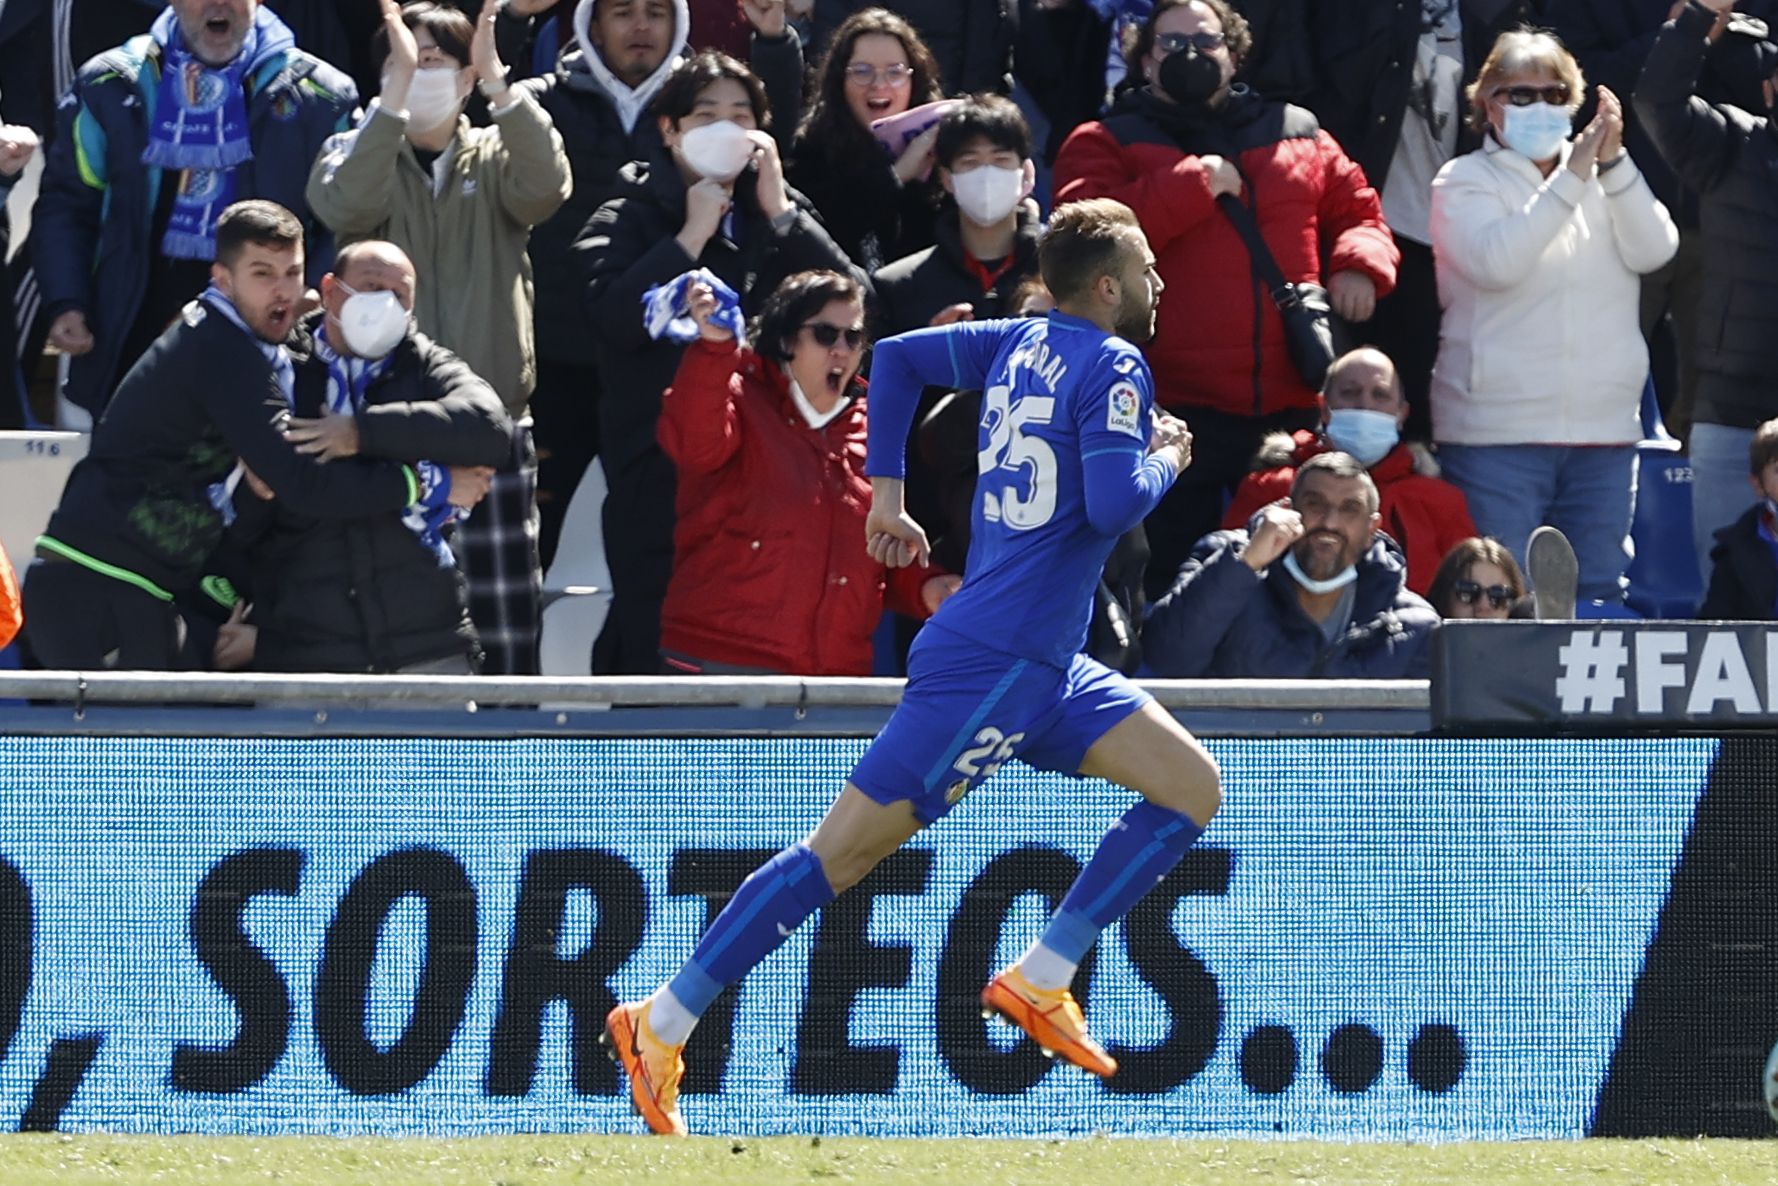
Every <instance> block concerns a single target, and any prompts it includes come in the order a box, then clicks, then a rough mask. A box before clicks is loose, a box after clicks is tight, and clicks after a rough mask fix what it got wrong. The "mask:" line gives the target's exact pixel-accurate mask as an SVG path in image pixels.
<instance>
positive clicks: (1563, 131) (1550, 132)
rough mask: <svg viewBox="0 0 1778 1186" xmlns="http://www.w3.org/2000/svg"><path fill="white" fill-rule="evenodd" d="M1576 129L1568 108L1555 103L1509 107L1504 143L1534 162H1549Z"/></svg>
mask: <svg viewBox="0 0 1778 1186" xmlns="http://www.w3.org/2000/svg"><path fill="white" fill-rule="evenodd" d="M1573 130H1574V118H1573V117H1572V116H1570V115H1569V114H1568V108H1566V107H1557V106H1555V105H1554V104H1552V103H1532V104H1531V105H1530V106H1528V107H1510V106H1509V107H1508V108H1507V109H1506V121H1505V124H1504V126H1503V127H1502V128H1501V130H1500V140H1501V143H1503V144H1505V145H1506V146H1507V147H1508V148H1510V149H1512V150H1513V151H1514V152H1517V153H1523V154H1524V155H1525V156H1527V157H1529V158H1531V159H1532V160H1534V161H1547V160H1550V159H1552V158H1553V157H1555V155H1556V154H1557V153H1559V152H1561V151H1562V142H1563V141H1564V140H1566V139H1568V134H1569V133H1570V132H1571V131H1573Z"/></svg>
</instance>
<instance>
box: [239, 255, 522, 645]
mask: <svg viewBox="0 0 1778 1186" xmlns="http://www.w3.org/2000/svg"><path fill="white" fill-rule="evenodd" d="M418 284H419V280H418V279H417V278H416V276H415V274H414V265H413V261H412V260H410V259H409V258H408V257H407V254H406V253H405V252H403V251H402V249H401V248H399V247H397V246H395V245H394V244H393V243H387V242H382V241H380V240H374V239H372V240H364V241H361V242H358V243H354V244H352V245H351V246H349V247H346V248H344V249H343V250H341V251H340V253H339V255H338V256H337V257H336V258H335V261H334V266H333V270H332V271H331V272H329V273H328V274H327V275H325V276H323V277H322V278H321V285H320V291H321V308H320V309H319V310H317V311H316V312H314V313H312V314H310V316H309V317H308V318H306V319H305V320H304V321H303V322H302V323H301V324H299V325H298V326H297V327H296V329H295V330H294V331H293V332H292V334H291V336H290V339H289V341H288V342H287V343H286V345H287V346H288V348H289V350H290V354H291V358H292V361H293V363H294V365H295V372H296V378H295V382H294V385H293V395H292V398H291V412H292V418H291V420H290V423H289V427H288V429H287V430H286V433H285V436H286V438H287V439H288V440H290V441H292V442H293V443H295V445H296V447H297V450H298V451H299V452H302V453H305V454H308V455H310V456H312V457H314V458H315V459H316V460H318V461H320V462H322V463H324V464H326V465H329V466H332V465H356V464H359V461H358V460H356V459H360V458H386V459H389V460H400V461H402V462H404V463H406V464H409V465H412V466H413V467H414V468H415V469H416V471H418V472H420V473H422V474H423V475H425V484H426V486H427V490H428V493H427V496H426V497H425V498H424V499H423V500H421V501H420V502H419V503H416V504H415V505H414V506H411V507H409V508H407V509H406V510H405V511H400V512H394V513H389V514H382V515H367V516H364V517H363V518H358V519H349V520H323V519H316V518H313V517H311V516H306V515H301V514H297V513H295V512H294V511H292V510H290V509H289V508H288V507H285V506H283V505H282V504H281V503H280V502H279V500H278V497H277V492H276V491H275V490H271V489H268V488H266V487H265V486H264V485H263V484H255V486H254V492H255V493H256V494H259V495H260V500H261V501H260V502H259V504H258V505H257V506H253V505H252V504H251V503H250V502H249V508H248V510H245V511H243V513H242V516H241V520H240V521H239V522H238V523H237V525H236V533H235V539H236V542H237V543H238V544H239V545H240V546H241V547H242V548H243V549H244V550H245V552H246V557H247V562H248V568H249V571H250V573H251V581H250V583H251V588H252V594H251V597H252V606H251V609H250V610H246V609H241V610H238V611H237V613H236V616H235V619H234V620H233V621H232V622H231V623H230V624H229V625H228V626H226V627H224V628H223V630H222V632H221V635H220V636H219V638H218V641H217V648H216V653H215V656H214V657H215V660H216V664H217V666H219V667H225V668H227V667H240V666H247V665H251V666H252V667H253V668H255V669H256V670H261V671H334V672H346V671H352V672H409V673H414V672H428V673H446V674H465V675H467V674H472V673H473V672H475V671H476V670H477V668H478V666H479V663H480V659H481V647H480V644H479V641H478V639H477V637H476V633H475V628H474V627H473V626H472V625H471V624H470V620H469V613H468V600H467V596H466V592H465V588H464V582H463V577H462V574H461V573H460V572H459V571H458V569H457V566H456V563H455V561H454V560H453V558H452V555H451V551H450V548H449V546H448V543H447V537H448V535H449V534H450V533H451V531H452V530H453V528H454V523H455V520H456V519H457V518H458V517H459V516H460V515H462V514H466V513H467V512H468V511H469V509H470V508H472V507H474V506H475V505H476V503H477V502H479V501H480V500H481V498H482V497H483V496H484V495H485V494H486V493H487V491H488V484H489V481H490V479H491V478H492V477H493V473H494V467H496V466H498V465H500V464H502V463H503V462H504V461H505V460H506V458H507V456H508V454H509V453H510V451H511V440H512V435H511V434H512V423H511V421H510V420H509V419H508V417H507V413H506V410H505V407H504V406H503V405H502V403H501V401H500V397H499V396H497V395H496V394H495V393H494V390H493V388H492V387H490V386H489V385H488V384H487V383H486V382H484V381H483V380H482V379H481V378H480V377H479V376H477V375H476V374H475V373H474V372H473V371H471V370H470V369H469V367H468V365H467V364H465V363H464V362H463V361H462V360H461V359H459V358H458V357H457V356H456V355H454V354H452V353H451V352H450V351H449V350H446V349H445V348H444V347H443V346H440V345H438V344H437V343H436V342H433V341H431V340H430V339H428V338H427V337H426V336H425V335H424V334H422V333H420V332H419V331H418V330H416V329H414V327H413V309H414V301H415V295H416V290H417V287H418ZM241 501H248V500H241Z"/></svg>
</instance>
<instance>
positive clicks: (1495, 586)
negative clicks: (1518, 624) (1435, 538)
mask: <svg viewBox="0 0 1778 1186" xmlns="http://www.w3.org/2000/svg"><path fill="white" fill-rule="evenodd" d="M1523 596H1525V576H1524V574H1523V573H1521V572H1520V571H1519V564H1518V561H1516V560H1514V559H1513V554H1512V553H1511V552H1509V551H1507V550H1506V548H1505V546H1504V545H1502V544H1501V542H1500V541H1499V540H1497V539H1483V538H1481V537H1479V536H1472V537H1471V538H1469V539H1466V540H1464V541H1462V542H1461V543H1459V544H1457V545H1456V546H1455V547H1453V548H1452V549H1451V550H1450V551H1449V552H1446V553H1445V558H1444V559H1443V560H1441V561H1439V566H1438V571H1437V572H1435V573H1433V574H1432V587H1431V588H1430V589H1428V590H1427V591H1426V600H1428V601H1430V602H1432V608H1433V609H1435V610H1437V611H1438V616H1439V617H1441V618H1461V619H1464V620H1468V619H1471V618H1486V619H1490V620H1498V621H1505V620H1506V619H1507V618H1508V617H1510V616H1511V615H1512V609H1513V606H1514V605H1515V604H1516V603H1517V602H1518V600H1519V598H1521V597H1523Z"/></svg>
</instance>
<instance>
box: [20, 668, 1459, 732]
mask: <svg viewBox="0 0 1778 1186" xmlns="http://www.w3.org/2000/svg"><path fill="white" fill-rule="evenodd" d="M902 685H903V681H902V680H899V679H845V678H814V677H808V678H805V677H797V676H692V677H655V676H613V677H591V676H584V677H574V678H563V677H535V676H529V677H512V676H507V677H487V678H480V679H475V678H466V677H460V676H404V675H390V676H362V675H276V676H273V675H219V674H213V673H178V672H137V671H132V672H80V671H29V672H0V732H12V733H36V734H42V733H67V732H83V733H99V734H103V733H108V732H116V733H122V734H126V735H135V736H146V735H156V734H159V735H173V736H211V735H224V736H241V735H249V734H253V733H264V734H266V735H269V736H291V735H314V734H315V733H317V732H320V733H341V734H351V735H359V736H372V735H377V736H440V735H447V736H448V735H476V736H530V735H539V734H547V735H552V736H553V735H564V736H588V735H625V736H643V735H665V736H709V735H716V736H732V735H736V734H758V733H761V732H791V733H798V734H803V735H812V736H820V735H827V736H842V737H856V736H869V735H870V734H872V733H874V732H875V731H876V730H877V729H878V728H880V727H881V725H882V723H883V721H884V720H886V719H887V718H888V714H889V711H890V710H891V709H893V708H894V706H895V705H896V703H897V702H898V701H899V700H900V699H901V689H902ZM1143 686H1144V687H1145V688H1147V689H1148V690H1149V691H1150V692H1152V693H1153V694H1154V696H1155V699H1156V700H1158V701H1159V702H1160V703H1161V704H1162V705H1163V706H1164V707H1166V708H1168V709H1170V710H1172V711H1173V712H1174V713H1176V714H1177V715H1178V716H1179V717H1180V719H1181V720H1182V721H1184V722H1185V723H1186V725H1187V726H1188V727H1190V728H1193V729H1194V730H1196V731H1198V732H1200V733H1202V734H1204V735H1206V736H1281V735H1284V736H1301V735H1307V736H1354V735H1374V734H1379V733H1388V734H1396V735H1410V734H1418V733H1423V732H1425V731H1427V730H1428V729H1429V728H1430V725H1431V715H1430V713H1431V696H1430V693H1429V690H1428V685H1427V682H1426V681H1425V680H1378V681H1366V680H1151V681H1146V682H1145V683H1144V684H1143ZM7 700H12V701H15V702H19V703H17V704H15V706H14V707H10V708H8V707H5V705H4V702H5V701H7ZM24 702H30V703H29V705H27V704H25V703H24ZM218 707H226V708H231V709H244V708H251V709H252V710H253V711H251V712H250V713H240V712H231V713H223V714H218V713H216V712H213V711H212V712H203V711H201V710H203V709H211V710H214V709H216V708H218ZM484 710H500V711H498V712H489V711H484Z"/></svg>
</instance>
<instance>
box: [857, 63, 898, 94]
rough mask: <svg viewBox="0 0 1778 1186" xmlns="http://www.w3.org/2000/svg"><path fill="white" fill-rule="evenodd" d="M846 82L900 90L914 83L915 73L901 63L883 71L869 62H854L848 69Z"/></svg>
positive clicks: (885, 67) (887, 67)
mask: <svg viewBox="0 0 1778 1186" xmlns="http://www.w3.org/2000/svg"><path fill="white" fill-rule="evenodd" d="M846 81H847V82H849V83H851V84H852V85H853V86H890V87H895V88H896V89H898V90H899V89H900V88H902V87H904V86H907V85H908V84H910V83H912V82H913V81H914V72H913V71H912V70H910V69H908V68H907V67H906V66H904V65H902V64H901V63H900V62H897V63H895V64H894V65H893V66H884V67H883V68H882V69H881V70H879V69H877V68H876V67H875V66H873V65H871V64H870V63H869V62H853V63H852V64H851V65H850V66H847V67H846Z"/></svg>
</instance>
